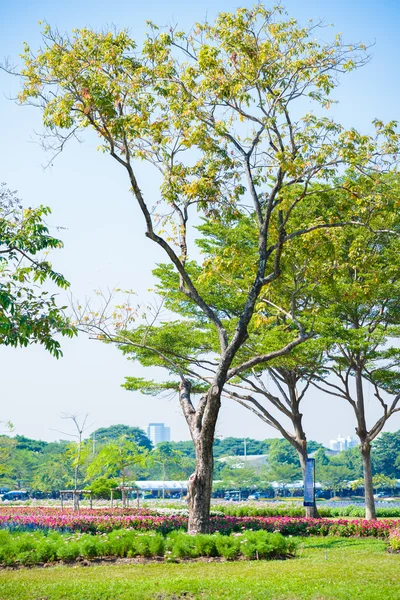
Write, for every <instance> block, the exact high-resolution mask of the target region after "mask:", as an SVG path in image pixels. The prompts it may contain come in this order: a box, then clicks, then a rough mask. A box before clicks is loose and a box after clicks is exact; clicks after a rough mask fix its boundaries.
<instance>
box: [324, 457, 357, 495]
mask: <svg viewBox="0 0 400 600" xmlns="http://www.w3.org/2000/svg"><path fill="white" fill-rule="evenodd" d="M317 477H318V481H320V482H321V483H322V485H323V487H324V488H325V489H328V490H331V491H333V492H334V493H337V492H341V491H342V490H343V489H345V488H346V487H347V484H348V482H349V480H350V478H351V471H350V470H349V469H348V468H347V467H344V466H342V465H334V464H331V463H330V462H329V464H327V465H325V466H321V467H320V468H319V469H318V475H317Z"/></svg>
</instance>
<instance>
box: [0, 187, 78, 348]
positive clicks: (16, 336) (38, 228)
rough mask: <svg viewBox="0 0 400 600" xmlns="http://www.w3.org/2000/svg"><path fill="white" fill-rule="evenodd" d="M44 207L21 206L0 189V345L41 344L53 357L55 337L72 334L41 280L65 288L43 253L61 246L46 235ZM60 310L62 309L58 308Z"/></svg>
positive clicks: (54, 298)
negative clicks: (24, 207) (25, 207)
mask: <svg viewBox="0 0 400 600" xmlns="http://www.w3.org/2000/svg"><path fill="white" fill-rule="evenodd" d="M49 214H50V209H49V208H47V207H45V206H40V207H38V208H35V209H32V208H29V209H25V210H24V209H23V208H22V206H21V204H20V201H19V200H18V198H17V196H16V193H15V192H11V191H10V190H8V189H7V188H6V186H5V184H2V185H1V187H0V344H5V345H6V346H27V345H28V344H30V343H39V344H42V345H43V346H44V347H45V348H46V350H48V351H49V352H50V353H51V354H53V355H54V356H56V357H57V358H58V357H59V356H60V355H61V349H60V343H59V342H58V340H57V339H55V337H54V336H55V335H56V334H57V333H60V334H61V335H66V336H69V337H72V336H73V335H74V332H75V330H74V328H73V327H72V326H71V325H70V323H69V321H68V320H67V319H66V318H65V316H64V315H63V312H62V308H60V307H58V306H57V303H56V297H55V295H54V294H50V293H49V292H47V291H46V290H43V291H41V290H40V288H43V286H44V284H45V283H47V282H50V283H53V284H55V285H56V286H57V287H59V288H62V289H66V288H67V287H68V286H69V283H68V282H67V281H66V279H65V278H64V277H63V275H61V274H60V273H57V272H56V271H54V270H53V268H52V265H51V263H50V262H49V261H48V260H47V257H46V254H47V253H48V252H49V251H50V250H53V249H58V248H62V242H61V241H60V240H59V239H57V238H54V237H52V236H51V235H50V233H49V230H48V227H47V225H46V224H45V222H44V220H43V219H44V217H46V216H48V215H49ZM64 308H65V307H64Z"/></svg>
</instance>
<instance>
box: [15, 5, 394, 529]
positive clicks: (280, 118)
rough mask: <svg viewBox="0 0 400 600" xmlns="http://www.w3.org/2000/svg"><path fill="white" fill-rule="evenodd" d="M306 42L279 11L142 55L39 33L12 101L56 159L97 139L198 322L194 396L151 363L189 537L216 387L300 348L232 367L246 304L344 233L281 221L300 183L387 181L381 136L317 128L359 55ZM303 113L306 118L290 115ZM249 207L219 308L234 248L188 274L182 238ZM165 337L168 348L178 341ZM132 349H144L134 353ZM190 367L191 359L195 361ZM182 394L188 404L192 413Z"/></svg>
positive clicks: (203, 491)
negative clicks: (191, 455) (346, 176)
mask: <svg viewBox="0 0 400 600" xmlns="http://www.w3.org/2000/svg"><path fill="white" fill-rule="evenodd" d="M318 33H319V25H318V24H317V25H315V24H310V23H309V24H308V25H307V26H306V27H301V26H299V25H298V24H297V22H296V21H295V20H294V19H291V18H287V17H286V15H285V14H284V11H283V10H282V9H281V8H276V9H273V10H271V11H269V10H267V9H265V8H264V7H263V6H262V5H258V6H256V7H254V8H251V9H245V8H240V9H238V10H237V11H236V12H235V13H233V14H230V13H222V14H220V15H219V16H218V17H217V19H216V20H215V22H214V23H208V22H206V23H200V24H196V25H195V26H194V27H193V28H192V29H191V31H190V33H188V34H185V33H184V32H178V31H176V30H167V31H160V30H159V29H158V28H157V27H156V26H154V25H152V26H151V27H150V31H149V34H148V37H147V38H146V41H145V43H144V44H143V48H142V50H141V51H140V50H139V49H138V48H137V46H136V44H135V42H134V40H132V39H131V38H130V37H129V35H128V33H127V32H126V31H122V32H102V33H96V32H94V31H91V30H89V29H83V30H79V31H75V32H74V33H73V35H72V37H68V36H64V35H62V34H60V33H59V32H58V31H57V30H52V29H51V27H49V26H46V27H45V30H44V33H43V46H42V48H41V49H40V50H39V51H38V52H36V51H34V52H33V51H31V49H30V48H29V46H28V45H26V47H25V52H24V55H23V60H24V63H25V66H24V68H23V69H22V71H21V75H22V77H23V79H24V82H23V90H22V92H21V94H20V101H21V103H29V104H34V105H37V106H39V107H40V108H41V109H42V111H43V122H44V125H45V127H46V129H47V136H48V137H47V138H46V139H47V140H48V139H49V136H50V137H51V136H53V140H52V143H51V146H52V148H53V149H55V148H56V147H57V148H58V150H62V149H63V148H64V146H65V143H66V141H67V140H69V139H70V138H72V137H74V136H75V135H76V134H77V133H78V132H82V131H84V130H85V129H88V128H90V129H92V130H94V131H95V132H96V133H97V134H98V136H99V138H100V143H101V147H102V149H103V151H104V152H106V153H108V154H109V155H110V156H111V157H112V158H113V159H114V160H115V161H116V162H117V163H118V164H119V165H120V166H121V168H122V169H123V170H124V171H125V173H126V175H127V178H128V181H129V184H130V186H131V190H132V194H133V197H134V199H135V201H136V202H137V206H138V210H139V211H140V212H141V214H142V216H143V219H144V225H145V235H146V236H147V238H148V239H149V240H151V241H152V242H153V243H155V244H157V245H158V246H159V247H161V248H162V249H163V251H164V252H165V253H166V256H167V257H168V260H169V261H170V264H171V266H173V268H174V270H175V272H176V273H177V274H178V277H177V283H176V285H177V291H179V293H180V294H181V295H182V296H183V297H184V298H185V301H186V303H187V305H188V306H190V307H191V308H190V310H189V313H190V312H191V314H192V315H193V314H194V313H196V314H200V315H201V316H202V320H203V331H204V332H207V335H208V338H209V341H208V343H207V344H206V347H205V351H206V352H207V353H211V354H212V357H211V363H212V370H211V371H210V372H209V377H208V378H207V377H204V376H203V378H202V386H201V387H199V386H197V388H196V387H195V388H194V387H193V375H192V371H193V368H190V364H188V362H187V360H186V362H185V361H183V360H181V361H180V360H176V357H175V359H173V358H172V357H171V356H167V354H168V353H165V352H164V348H165V344H162V348H160V347H153V349H152V352H153V354H157V355H158V357H159V360H161V361H162V360H163V361H164V366H166V365H167V364H168V365H169V367H170V370H171V371H173V372H174V373H175V374H176V375H177V376H178V377H179V400H180V404H181V407H182V410H183V413H184V415H185V418H186V420H187V423H188V426H189V429H190V433H191V436H192V439H193V442H194V445H195V449H196V459H197V466H196V471H195V473H194V474H193V476H192V477H191V483H190V495H189V496H190V501H189V512H190V515H189V530H190V531H193V532H195V531H207V529H208V526H209V507H210V495H211V485H212V472H213V456H212V446H213V439H214V433H215V427H216V422H217V418H218V414H219V410H220V405H221V393H222V390H223V388H224V386H225V384H226V382H227V381H228V380H229V379H231V378H233V377H234V376H237V375H239V374H240V373H241V372H243V371H246V370H248V369H249V368H250V367H251V366H256V365H260V364H263V363H266V362H267V361H269V360H271V359H272V358H275V357H276V356H278V355H281V354H285V353H287V352H289V351H290V350H291V349H292V348H293V347H295V346H297V345H298V344H299V343H301V342H303V341H304V339H305V338H306V337H307V335H306V334H304V332H302V331H299V330H296V328H294V329H293V331H292V334H291V335H289V336H286V338H285V339H282V340H281V344H280V345H279V344H276V345H275V346H274V348H273V349H272V351H267V352H265V353H263V354H257V355H254V356H251V357H250V358H249V357H247V358H246V359H244V358H243V356H241V350H242V348H243V347H244V345H245V344H246V343H247V341H248V339H249V337H250V336H251V335H252V334H253V331H254V312H255V307H256V304H257V301H258V298H259V296H260V293H261V292H262V291H265V290H266V288H267V287H268V286H270V285H272V284H273V282H274V281H276V280H277V279H278V278H279V276H280V274H281V256H282V251H283V249H284V247H285V246H286V244H288V243H290V241H291V240H293V239H295V238H297V237H299V236H306V235H307V233H309V232H310V231H313V230H315V229H320V228H328V227H338V226H339V225H342V224H343V221H342V218H341V211H340V207H339V206H337V207H336V210H335V211H333V212H332V214H331V215H330V218H329V219H328V220H327V221H321V220H318V221H315V222H313V223H308V224H307V226H306V227H301V228H300V229H299V228H297V226H296V225H294V223H295V222H296V221H293V220H292V217H293V215H295V214H296V210H297V208H298V206H300V205H301V203H302V202H303V201H304V200H305V198H308V194H309V187H310V184H311V182H313V181H314V182H316V183H321V184H322V183H325V184H326V183H328V184H329V185H330V186H331V187H332V188H335V187H336V185H337V183H336V181H337V180H336V176H337V174H338V173H342V172H343V171H344V170H346V169H347V170H350V171H351V170H353V169H357V168H360V169H363V170H364V171H365V172H369V171H370V170H372V169H376V168H378V169H383V168H388V166H390V165H389V164H388V162H389V161H388V162H386V161H383V160H382V159H383V158H387V157H389V156H392V155H393V154H394V153H395V152H396V151H397V142H398V140H397V136H396V135H395V134H394V132H393V127H392V126H384V125H383V124H382V123H380V122H376V133H374V134H373V135H361V134H360V133H358V132H357V131H356V130H354V129H351V130H350V131H345V130H344V128H343V127H341V126H340V125H339V124H337V123H335V122H334V121H333V120H331V119H329V118H327V117H325V116H323V117H321V116H320V114H321V111H320V108H321V107H323V108H328V107H329V105H330V103H331V97H330V96H331V92H332V91H333V90H334V89H335V87H336V86H337V83H338V75H339V74H340V73H343V72H345V71H351V70H352V69H354V68H356V67H357V66H359V65H362V64H364V63H365V62H366V61H367V60H368V57H367V54H366V53H365V47H364V46H362V45H359V44H353V45H348V44H345V43H343V41H342V39H341V37H340V36H337V37H336V38H335V39H334V40H333V41H332V42H331V43H328V44H323V43H321V42H320V41H318ZM305 101H306V102H307V104H308V106H310V109H311V106H312V105H314V107H315V109H316V111H315V112H314V113H311V112H306V113H305V112H304V106H305ZM57 148H56V151H57ZM140 161H147V162H148V163H149V164H150V165H152V166H153V167H154V171H155V173H157V174H158V177H159V183H160V187H159V193H158V194H157V196H154V195H153V194H151V195H148V194H147V193H146V182H145V181H144V180H143V179H141V172H140ZM293 186H295V189H296V193H295V194H293V193H292V190H293V189H294V187H293ZM250 203H251V204H252V206H253V210H254V213H255V220H254V222H253V223H252V225H251V227H252V228H253V230H254V232H255V234H256V236H257V240H258V244H257V248H256V252H255V253H254V255H253V262H252V265H251V271H250V273H249V274H247V276H246V279H247V280H249V281H250V283H249V285H248V286H246V288H245V289H243V291H242V294H241V295H240V296H239V297H236V299H235V301H234V303H233V304H231V302H230V294H229V288H230V281H229V278H228V281H225V278H224V276H225V274H226V273H227V272H229V262H230V260H238V261H240V260H241V257H243V254H244V253H246V252H247V248H246V247H242V245H236V244H235V241H234V240H233V244H232V245H231V247H230V248H229V251H228V254H225V256H223V255H222V254H221V255H220V256H217V258H218V262H217V263H214V264H211V263H208V264H207V261H208V260H210V259H212V253H208V254H207V249H204V252H205V256H204V260H205V264H204V265H203V266H202V265H197V266H196V265H193V263H192V262H191V261H190V258H191V257H190V255H189V250H190V248H191V240H192V238H193V237H195V235H196V232H195V230H193V225H195V226H196V225H198V222H199V221H198V215H200V216H202V217H203V218H204V219H206V222H208V223H211V222H221V224H229V227H230V229H231V230H232V231H234V229H235V227H236V225H237V224H238V223H240V218H241V217H242V216H243V215H244V214H247V211H248V205H249V204H250ZM155 206H157V209H156V210H155V209H153V207H155ZM357 222H358V223H359V221H357ZM213 267H218V268H219V273H218V281H217V278H216V277H212V278H211V279H210V281H211V282H216V281H217V285H215V284H214V285H215V287H214V288H213V287H212V286H211V284H210V286H209V289H208V290H207V293H205V292H204V293H201V292H200V291H199V288H200V285H199V284H200V281H199V280H200V278H201V277H202V275H203V271H204V270H205V269H206V270H207V269H208V270H210V269H211V270H212V268H213ZM215 275H216V273H215ZM189 329H190V328H189ZM196 329H197V328H196V327H193V328H192V332H191V335H193V336H194V337H196V331H195V330H196ZM186 333H187V332H186ZM170 334H171V336H175V335H178V336H179V331H178V328H177V327H175V329H174V328H171V330H170ZM277 337H279V336H277ZM287 338H289V339H287ZM120 341H121V343H124V336H123V335H122V336H121V337H120ZM163 342H165V339H164V340H163ZM130 343H131V346H132V344H136V347H142V346H146V341H143V340H142V342H141V343H140V342H137V341H132V339H131V341H130ZM166 348H167V349H168V344H167V345H166ZM196 356H197V358H196V360H197V361H199V352H197V353H196ZM186 357H187V354H186ZM207 360H210V358H207ZM183 363H184V366H182V364H183ZM191 366H192V367H193V365H191ZM203 367H205V368H207V366H206V361H205V360H203ZM203 372H204V371H203ZM196 390H198V391H200V392H201V394H200V397H199V401H198V403H197V405H196V403H195V401H194V398H193V391H196Z"/></svg>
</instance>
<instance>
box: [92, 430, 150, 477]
mask: <svg viewBox="0 0 400 600" xmlns="http://www.w3.org/2000/svg"><path fill="white" fill-rule="evenodd" d="M148 460H149V459H148V452H147V450H145V449H143V448H141V447H139V446H138V445H137V444H136V443H135V442H133V441H130V440H129V439H127V438H126V437H124V436H121V437H120V438H117V439H116V440H115V441H111V442H108V443H106V444H105V445H104V446H103V447H102V448H101V450H100V452H99V453H98V454H97V455H96V456H95V457H94V459H93V460H92V461H91V463H90V464H89V466H88V469H87V476H88V477H89V478H92V477H97V476H99V475H103V476H105V477H118V478H119V479H120V482H121V484H122V485H125V483H126V480H127V477H128V476H130V478H131V479H134V476H133V472H132V469H133V468H134V467H136V466H145V465H146V464H147V461H148Z"/></svg>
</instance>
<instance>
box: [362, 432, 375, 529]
mask: <svg viewBox="0 0 400 600" xmlns="http://www.w3.org/2000/svg"><path fill="white" fill-rule="evenodd" d="M361 454H362V461H363V471H364V494H365V518H366V519H369V520H370V519H376V509H375V499H374V486H373V483H372V467H371V444H370V443H369V442H364V443H362V444H361Z"/></svg>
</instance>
